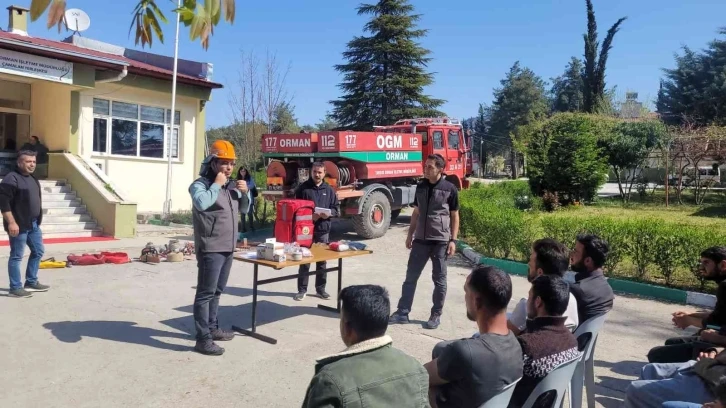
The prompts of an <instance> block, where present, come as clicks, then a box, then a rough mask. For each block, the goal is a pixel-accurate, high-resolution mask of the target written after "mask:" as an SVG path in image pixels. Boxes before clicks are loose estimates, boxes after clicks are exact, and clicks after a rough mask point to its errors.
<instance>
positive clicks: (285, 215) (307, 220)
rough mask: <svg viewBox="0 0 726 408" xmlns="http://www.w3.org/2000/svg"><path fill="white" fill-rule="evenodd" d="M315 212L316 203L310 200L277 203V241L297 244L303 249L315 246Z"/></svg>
mask: <svg viewBox="0 0 726 408" xmlns="http://www.w3.org/2000/svg"><path fill="white" fill-rule="evenodd" d="M313 211H315V203H314V202H312V201H310V200H280V201H278V202H277V218H276V219H275V240H277V242H283V243H285V242H291V243H292V242H297V243H298V245H300V246H301V247H306V248H310V247H311V246H312V245H313V228H314V227H315V226H314V224H313Z"/></svg>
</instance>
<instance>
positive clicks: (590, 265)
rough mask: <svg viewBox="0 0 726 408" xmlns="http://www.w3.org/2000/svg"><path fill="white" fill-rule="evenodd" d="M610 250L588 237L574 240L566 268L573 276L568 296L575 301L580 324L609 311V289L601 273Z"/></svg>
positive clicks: (597, 238) (584, 236) (604, 244)
mask: <svg viewBox="0 0 726 408" xmlns="http://www.w3.org/2000/svg"><path fill="white" fill-rule="evenodd" d="M609 251H610V247H609V246H608V243H607V241H605V240H604V239H602V238H600V237H598V236H597V235H592V234H580V235H578V236H577V242H576V243H575V250H574V251H572V254H571V255H570V264H571V266H570V268H571V269H572V270H573V271H574V272H575V273H576V274H575V282H574V283H571V284H570V292H571V293H572V294H573V295H574V296H575V300H577V314H578V319H579V321H580V324H582V323H584V322H586V321H588V320H590V319H592V318H594V317H598V316H601V315H604V314H605V313H607V312H609V311H610V310H611V309H612V308H613V299H614V298H615V295H613V289H612V288H611V287H610V284H608V281H607V278H605V275H604V274H603V271H602V266H603V265H605V260H606V259H607V256H608V252H609Z"/></svg>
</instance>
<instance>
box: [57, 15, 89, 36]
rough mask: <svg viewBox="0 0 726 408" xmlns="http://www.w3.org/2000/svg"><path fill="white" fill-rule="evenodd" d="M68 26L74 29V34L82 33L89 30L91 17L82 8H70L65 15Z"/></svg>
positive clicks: (69, 28) (64, 19)
mask: <svg viewBox="0 0 726 408" xmlns="http://www.w3.org/2000/svg"><path fill="white" fill-rule="evenodd" d="M63 21H64V22H65V24H66V28H67V29H68V30H70V31H73V35H76V34H78V35H79V36H80V35H81V34H80V33H81V31H86V30H88V27H90V26H91V18H90V17H88V14H86V12H85V11H83V10H81V9H68V10H66V12H65V14H64V15H63Z"/></svg>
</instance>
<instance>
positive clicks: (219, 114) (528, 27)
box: [0, 0, 726, 126]
mask: <svg viewBox="0 0 726 408" xmlns="http://www.w3.org/2000/svg"><path fill="white" fill-rule="evenodd" d="M29 2H30V0H13V1H12V2H11V3H13V4H19V5H26V6H27V5H28V4H29ZM371 2H373V1H371ZM5 3H6V4H9V2H5ZM23 3H28V4H23ZM135 3H136V1H135V0H134V1H131V0H128V1H98V0H67V4H68V7H69V8H80V9H82V10H84V11H86V12H87V13H88V14H89V16H90V17H91V27H90V29H89V30H88V31H86V32H85V33H84V34H83V35H85V36H87V37H91V38H94V39H97V40H101V41H106V42H110V43H114V44H117V45H122V46H126V47H134V44H133V37H129V35H128V33H129V23H130V17H131V11H132V9H133V5H134V4H135ZM174 3H175V2H174ZM174 3H172V2H171V1H169V2H166V1H164V0H162V1H160V4H161V5H162V7H163V8H164V10H169V12H168V13H167V18H169V19H170V23H169V24H167V25H166V26H165V36H166V37H165V42H164V44H158V43H156V44H154V46H153V48H152V49H151V51H152V52H155V53H160V54H166V55H173V45H174V24H173V21H172V20H173V18H174V15H173V13H171V12H170V11H171V10H172V9H173V8H174ZM412 3H413V4H414V5H415V7H416V12H417V13H419V14H421V15H422V18H421V21H420V27H421V28H426V29H428V30H429V34H428V36H427V37H425V38H424V39H423V40H422V41H421V42H422V45H423V46H424V47H426V48H428V49H429V50H431V51H432V57H433V58H434V60H433V61H432V62H431V64H430V67H429V69H430V71H432V72H435V73H436V76H435V83H434V84H433V85H432V86H430V87H429V88H428V89H427V92H428V93H429V94H431V95H432V96H435V97H437V98H442V99H445V100H447V103H446V104H445V105H444V106H443V110H444V111H445V112H446V113H447V114H448V115H449V116H453V117H457V118H464V117H469V116H474V115H475V114H476V110H477V107H478V104H479V103H480V102H485V103H491V100H492V90H493V88H495V87H497V86H499V81H500V80H501V79H502V78H503V76H504V74H505V73H506V72H507V70H508V69H509V67H511V65H512V64H513V63H514V62H515V61H516V60H519V61H520V62H521V64H522V65H523V66H527V67H529V68H531V69H533V70H534V71H535V72H536V73H537V74H538V75H540V76H541V77H542V78H543V79H545V80H549V78H551V77H554V76H557V75H560V74H561V73H562V71H563V70H564V67H565V65H566V64H567V62H568V61H569V59H570V57H571V56H578V57H581V56H582V54H583V39H582V34H583V33H584V32H585V31H586V11H585V1H584V0H553V1H551V2H546V1H544V0H519V1H508V2H504V1H493V0H445V1H442V0H414V1H412ZM311 4H315V5H316V7H312V6H311ZM358 4H359V2H358V1H350V0H307V1H301V0H275V1H253V0H237V10H238V11H237V18H236V21H235V23H234V25H229V24H227V23H225V22H221V23H220V25H219V26H218V27H217V28H216V30H215V34H214V36H213V38H212V40H211V45H210V47H209V50H208V51H204V49H203V48H202V47H201V45H200V44H199V43H198V42H195V43H192V42H190V41H189V39H188V31H187V29H186V28H185V27H184V26H183V25H182V28H181V29H182V31H181V33H182V41H181V42H180V52H179V54H180V57H181V58H185V59H191V60H196V61H204V62H212V63H213V64H214V78H213V79H214V80H215V81H217V82H221V83H223V84H225V89H223V90H217V91H215V92H214V94H213V99H214V100H213V102H212V103H211V104H209V105H207V106H208V116H207V118H208V126H221V125H225V124H228V123H229V122H230V118H231V114H230V108H229V104H228V100H229V95H230V93H231V92H234V91H235V81H236V78H237V69H238V67H239V55H240V51H241V50H246V51H251V50H252V51H256V52H258V53H259V54H260V55H264V52H265V51H266V50H267V49H269V50H270V51H272V52H276V53H277V56H278V59H279V60H281V61H283V62H289V63H290V64H291V71H290V74H289V76H288V79H287V85H288V89H289V91H290V93H291V94H293V96H294V100H293V104H294V105H295V112H296V116H297V118H298V121H299V123H300V124H301V125H303V124H314V123H315V122H317V121H318V120H319V119H321V118H322V117H323V116H324V115H325V112H326V111H327V110H330V105H329V103H328V101H330V100H331V99H335V98H337V97H338V96H339V95H340V92H339V90H338V88H337V85H338V83H339V81H340V76H339V75H338V73H337V72H336V71H335V70H334V68H333V66H334V65H335V64H338V63H341V62H342V61H343V60H342V56H341V53H342V52H343V51H344V50H345V46H346V43H347V42H348V41H349V40H351V39H352V38H353V36H355V35H359V34H361V33H362V28H363V25H364V24H365V22H366V20H367V18H366V17H359V16H358V15H357V14H356V10H355V7H356V6H357V5H358ZM594 5H595V13H596V16H597V20H598V24H599V26H598V29H599V30H598V31H599V33H600V39H602V38H604V36H605V33H606V31H607V29H608V28H609V27H610V26H611V25H612V24H613V23H614V22H615V21H616V20H617V18H619V17H622V16H627V17H628V20H627V21H626V22H625V23H624V25H623V26H622V29H621V31H620V33H618V35H617V37H616V39H615V46H614V49H613V50H612V52H611V54H610V59H609V63H608V69H607V84H608V86H612V85H617V87H618V90H619V94H620V95H621V96H622V95H624V93H625V91H626V90H632V91H637V92H639V94H640V99H641V100H646V101H651V102H652V101H654V100H655V97H656V95H657V92H658V84H659V79H660V77H661V75H662V71H661V69H662V68H664V67H672V66H673V53H674V52H676V51H678V50H679V48H680V47H681V46H682V45H688V46H690V47H693V48H696V49H701V48H703V47H705V46H706V44H707V43H708V41H710V40H712V39H714V38H715V37H716V36H717V31H718V29H719V27H722V26H726V20H724V18H723V17H724V16H726V1H724V0H688V1H684V0H594ZM4 7H5V6H3V8H4ZM0 16H1V17H0V26H2V27H3V28H6V27H7V13H6V12H5V10H3V13H2V14H0ZM43 18H45V16H44V17H43ZM30 33H31V35H34V36H39V37H45V38H51V39H61V38H64V37H66V36H67V35H68V33H66V32H62V33H61V34H58V32H57V30H56V29H55V28H53V29H50V30H47V29H46V28H45V21H37V22H35V23H33V24H32V25H31V27H30Z"/></svg>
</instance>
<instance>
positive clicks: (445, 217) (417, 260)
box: [390, 154, 459, 329]
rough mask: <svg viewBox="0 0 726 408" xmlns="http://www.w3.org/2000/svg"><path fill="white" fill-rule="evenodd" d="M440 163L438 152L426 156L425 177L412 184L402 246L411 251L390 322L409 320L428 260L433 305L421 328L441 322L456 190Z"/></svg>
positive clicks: (456, 212)
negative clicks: (406, 226)
mask: <svg viewBox="0 0 726 408" xmlns="http://www.w3.org/2000/svg"><path fill="white" fill-rule="evenodd" d="M444 166H445V161H444V158H443V157H442V156H441V155H439V154H433V155H430V156H429V157H428V159H427V160H426V164H425V169H424V175H425V176H426V179H425V180H423V181H422V182H420V183H419V184H418V186H417V187H416V195H415V198H414V202H413V214H412V215H411V225H410V227H409V229H408V237H407V238H406V248H408V249H410V250H411V254H410V255H409V257H408V268H407V270H406V281H405V282H404V283H403V287H402V289H401V299H400V300H399V301H398V310H396V312H395V313H393V315H391V319H390V322H391V323H408V322H409V319H408V314H409V312H410V311H411V306H412V305H413V297H414V294H415V293H416V283H417V282H418V278H419V277H420V276H421V272H423V269H424V267H426V263H427V262H428V260H429V259H431V262H432V263H433V280H434V296H433V300H434V306H433V308H431V316H430V317H429V320H428V322H426V324H425V325H424V327H426V328H427V329H435V328H437V327H439V324H440V323H441V313H442V312H443V310H444V300H445V298H446V259H447V258H448V257H449V255H453V254H454V253H455V252H456V238H457V236H458V235H459V191H458V190H457V188H456V186H454V185H453V184H452V183H450V182H449V181H447V180H446V179H445V178H444V175H443V170H444Z"/></svg>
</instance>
